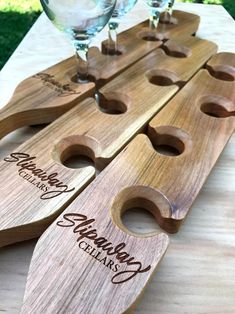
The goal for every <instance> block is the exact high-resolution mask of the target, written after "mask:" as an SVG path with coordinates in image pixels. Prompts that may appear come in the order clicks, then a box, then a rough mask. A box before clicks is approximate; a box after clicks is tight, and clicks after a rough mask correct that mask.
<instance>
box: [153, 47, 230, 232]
mask: <svg viewBox="0 0 235 314" xmlns="http://www.w3.org/2000/svg"><path fill="white" fill-rule="evenodd" d="M207 67H208V68H210V73H212V74H213V75H215V77H212V76H211V75H210V74H209V73H208V71H206V70H201V71H200V72H199V73H198V74H197V75H196V76H195V77H194V78H193V79H192V80H191V81H190V82H189V83H188V84H187V85H186V86H185V87H184V88H183V89H182V90H181V92H180V93H179V94H178V95H177V96H176V97H175V98H174V99H173V100H172V101H171V102H170V103H168V105H167V106H166V107H165V108H164V109H163V110H162V111H161V112H160V113H159V114H158V115H157V116H156V117H155V118H154V119H153V120H152V121H151V122H150V124H149V129H148V135H149V137H150V139H151V141H152V143H153V145H155V146H157V147H158V148H159V147H160V146H161V145H168V146H171V147H173V148H175V149H176V150H177V151H178V153H179V155H178V156H174V157H172V156H163V155H160V154H157V155H156V156H155V159H154V163H155V167H156V168H157V173H156V174H155V175H154V187H155V188H157V189H159V190H160V191H161V192H162V193H163V194H164V195H165V197H166V198H167V199H168V200H169V203H170V206H171V211H170V213H168V215H165V214H164V213H163V214H161V219H160V225H161V226H162V228H163V229H165V230H166V231H168V232H176V231H177V230H178V228H179V226H180V224H181V222H182V220H183V219H184V218H185V217H186V215H187V213H188V211H189V209H190V207H191V205H192V203H193V202H194V200H195V198H196V197H197V195H198V193H199V191H200V190H201V188H202V186H203V184H204V182H205V180H206V179H207V177H208V175H209V173H210V172H211V170H212V168H213V166H214V165H215V163H216V161H217V159H218V158H219V156H220V154H221V152H222V151H223V149H224V146H225V145H226V143H227V142H228V140H229V138H230V136H231V135H232V134H233V132H234V130H235V103H234V102H235V81H234V78H233V80H232V74H231V73H233V74H234V69H235V54H232V53H230V54H228V53H225V54H222V53H221V54H218V55H216V56H215V57H213V58H212V59H211V60H210V61H209V63H208V66H207ZM159 145H160V146H159ZM152 168H153V164H152ZM221 184H223V183H221ZM162 219H163V222H162V221H161V220H162Z"/></svg>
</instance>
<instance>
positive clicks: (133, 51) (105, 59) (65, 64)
mask: <svg viewBox="0 0 235 314" xmlns="http://www.w3.org/2000/svg"><path fill="white" fill-rule="evenodd" d="M176 15H177V16H178V23H177V24H174V25H171V24H167V25H165V24H164V27H163V28H164V34H165V28H166V29H167V34H168V35H167V38H168V37H175V36H177V35H178V34H185V35H191V34H193V33H195V32H196V31H197V28H198V25H199V17H198V16H197V15H194V14H190V13H186V12H182V11H176ZM143 27H145V24H143V23H141V24H140V25H137V26H135V27H133V28H131V29H129V30H127V31H125V32H123V33H121V34H119V35H118V37H119V38H118V40H119V43H120V51H121V52H122V54H121V55H116V56H108V55H104V54H102V53H100V52H99V50H98V48H94V47H93V48H92V49H91V50H90V54H89V59H90V69H89V72H90V74H91V75H92V76H93V79H96V80H97V84H98V85H99V86H101V85H103V84H104V83H106V82H108V81H110V80H111V79H112V78H114V77H115V76H117V75H118V74H119V73H121V72H122V71H124V70H125V69H126V68H127V67H129V66H130V65H132V64H134V63H135V62H136V61H138V60H140V59H141V58H142V57H144V56H145V55H147V54H148V53H150V52H151V51H153V50H154V49H156V48H157V47H159V46H160V45H161V44H162V42H161V41H160V40H158V41H146V40H143V39H142V38H141V37H140V36H139V32H140V31H141V29H142V28H143ZM163 28H162V26H160V28H159V32H160V33H161V32H162V31H163ZM164 36H165V35H164ZM164 36H163V38H165V37H166V36H165V37H164ZM106 43H107V42H104V43H103V46H105V45H106ZM76 71H77V64H76V60H75V58H74V57H72V58H69V59H67V60H64V61H62V62H60V63H59V64H56V65H54V66H52V67H51V68H49V69H46V70H45V71H43V72H41V73H39V74H36V75H34V76H33V77H30V78H28V79H26V80H24V81H23V82H22V83H20V84H19V86H18V87H17V88H16V90H15V93H14V95H13V97H12V99H11V100H10V102H9V103H8V104H7V105H6V106H5V107H4V108H3V109H2V110H0V138H2V137H4V136H5V135H6V134H8V133H10V132H11V131H13V130H16V129H17V128H20V127H22V126H27V125H34V124H43V123H49V122H51V121H54V120H55V119H56V118H58V117H59V116H61V115H62V114H63V113H65V112H66V111H68V110H69V109H71V108H72V107H73V106H74V105H76V104H77V103H78V102H79V101H81V100H83V99H84V98H86V97H87V96H91V95H92V94H93V92H94V83H89V84H78V83H76Z"/></svg>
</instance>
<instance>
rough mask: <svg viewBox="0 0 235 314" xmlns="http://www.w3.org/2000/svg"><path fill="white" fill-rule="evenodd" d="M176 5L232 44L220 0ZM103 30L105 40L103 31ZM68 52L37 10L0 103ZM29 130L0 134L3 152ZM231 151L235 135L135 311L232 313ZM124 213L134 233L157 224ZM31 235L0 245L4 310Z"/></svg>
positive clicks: (142, 214) (10, 306) (203, 33)
mask: <svg viewBox="0 0 235 314" xmlns="http://www.w3.org/2000/svg"><path fill="white" fill-rule="evenodd" d="M175 5H176V7H177V8H179V9H180V10H188V11H190V12H193V13H195V14H198V15H200V16H201V23H200V27H199V31H198V36H200V37H202V38H205V39H208V40H212V41H214V42H216V43H217V44H218V45H219V50H220V51H234V40H233V36H234V34H235V28H234V20H233V19H232V17H230V16H229V14H228V13H227V12H226V11H225V9H224V8H223V7H222V6H219V5H203V4H191V3H176V4H175ZM145 9H146V8H145V5H144V4H143V3H141V2H138V3H137V5H136V7H135V8H134V10H133V11H132V12H131V13H130V15H129V16H128V18H126V19H124V22H123V23H122V24H121V25H120V27H121V28H122V27H130V25H133V24H134V23H137V22H139V21H140V20H143V19H146V18H147V9H146V10H145ZM138 18H139V20H138ZM100 35H101V36H100V38H102V40H103V39H104V38H105V36H106V35H107V32H106V31H104V32H103V33H102V34H100ZM97 39H98V38H97ZM58 44H59V46H60V49H58ZM45 45H46V47H47V49H46V50H45ZM70 54H72V50H70V44H69V43H68V42H66V40H63V36H62V35H61V34H60V33H59V32H58V33H57V32H56V30H55V29H54V28H53V26H52V25H50V22H49V21H48V20H47V18H46V17H45V15H44V14H42V15H41V17H40V18H39V20H38V21H37V22H36V24H35V25H34V27H33V28H32V29H31V31H30V32H29V34H28V35H27V36H26V38H25V39H24V41H23V42H22V43H21V44H20V46H19V47H18V49H17V51H16V52H15V53H14V55H13V56H12V57H11V58H10V60H9V62H8V63H7V64H6V66H5V67H4V69H3V70H2V71H1V73H0V76H1V78H0V81H1V84H0V87H1V97H0V98H1V99H0V102H1V105H3V104H4V103H5V102H6V101H7V99H8V98H9V95H10V94H11V93H12V91H13V89H14V88H15V86H16V83H18V82H19V81H20V80H21V79H22V78H24V77H27V76H29V75H32V74H33V73H35V72H36V71H41V70H42V69H44V68H47V67H49V66H51V65H52V64H53V63H54V62H55V60H57V62H58V61H59V60H63V59H65V58H67V57H68V56H69V55H70ZM13 73H14V75H13ZM36 130H37V129H36ZM33 133H35V127H33V128H32V127H30V128H23V129H20V130H17V131H15V132H13V133H11V134H9V136H7V137H6V138H5V139H3V140H2V141H1V149H0V153H1V156H6V155H7V154H8V153H9V152H10V151H13V147H17V146H19V143H22V142H23V141H25V139H26V137H29V136H32V134H33ZM234 156H235V135H233V136H232V138H231V140H230V141H229V143H228V144H227V146H226V147H225V149H224V151H223V153H222V155H221V157H220V158H219V160H218V162H217V163H216V166H215V167H214V169H213V170H212V172H211V174H210V176H209V178H208V179H207V181H206V183H205V184H204V186H203V188H202V190H201V192H200V193H199V196H198V197H197V199H196V201H195V202H194V204H193V206H192V210H190V211H189V213H188V216H187V221H186V223H184V224H183V225H182V226H181V229H180V232H178V233H176V234H173V235H171V236H170V237H171V241H170V246H169V248H168V250H167V254H166V255H165V257H164V259H163V260H162V261H161V265H160V267H159V269H158V271H157V272H156V274H155V275H154V276H153V278H152V280H151V284H149V285H148V287H147V289H146V291H145V293H144V296H143V298H142V300H141V302H140V303H139V304H138V307H137V308H136V309H135V310H134V313H135V314H143V313H144V314H153V313H159V314H169V313H177V314H182V313H195V314H201V313H213V314H214V313H216V314H232V313H234V312H235V263H234V259H235V245H234V244H235V232H234V230H235V227H234V226H235V217H234V214H233V213H234V203H235V158H234ZM123 220H124V223H125V225H126V226H128V228H130V229H131V230H135V231H136V232H139V233H146V232H148V231H149V232H151V231H154V230H156V229H158V225H157V224H156V221H155V219H154V218H153V217H152V216H151V215H150V214H148V212H146V211H144V210H141V209H139V210H134V211H127V212H126V213H125V214H124V217H123ZM36 241H37V240H30V241H25V242H21V243H17V244H13V245H10V246H6V247H4V248H1V249H0V311H2V312H4V313H7V314H19V313H20V308H21V306H22V301H23V294H24V289H25V284H26V277H27V273H28V267H29V263H30V260H31V256H32V253H33V250H34V247H35V245H36Z"/></svg>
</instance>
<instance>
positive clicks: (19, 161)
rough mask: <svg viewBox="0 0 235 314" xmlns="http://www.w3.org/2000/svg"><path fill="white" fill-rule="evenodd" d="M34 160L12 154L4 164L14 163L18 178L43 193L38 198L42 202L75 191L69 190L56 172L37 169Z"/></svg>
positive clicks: (29, 157) (34, 158) (18, 154)
mask: <svg viewBox="0 0 235 314" xmlns="http://www.w3.org/2000/svg"><path fill="white" fill-rule="evenodd" d="M35 160H36V157H31V156H30V155H29V154H25V153H12V154H10V156H9V157H6V158H4V161H6V162H12V163H16V166H17V167H19V170H18V173H19V176H20V177H22V178H23V179H25V180H26V181H28V182H29V183H31V184H33V185H34V186H35V187H37V188H38V189H40V190H41V191H42V192H43V194H42V195H41V196H40V199H42V200H48V199H51V198H54V197H56V196H59V195H61V194H63V193H69V192H72V191H74V190H75V188H72V189H69V187H68V185H67V184H64V183H63V182H62V181H60V180H59V179H58V173H57V172H53V173H50V174H48V173H47V172H46V171H44V170H42V169H40V168H38V167H37V165H36V163H35V162H33V161H35Z"/></svg>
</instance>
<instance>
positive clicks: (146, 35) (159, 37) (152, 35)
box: [137, 29, 169, 42]
mask: <svg viewBox="0 0 235 314" xmlns="http://www.w3.org/2000/svg"><path fill="white" fill-rule="evenodd" d="M137 38H139V39H142V40H145V41H153V42H154V41H156V42H157V41H161V42H165V41H167V40H168V39H169V38H168V37H167V36H166V34H162V33H157V32H153V31H151V30H149V29H145V30H142V31H140V32H139V33H138V34H137Z"/></svg>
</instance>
